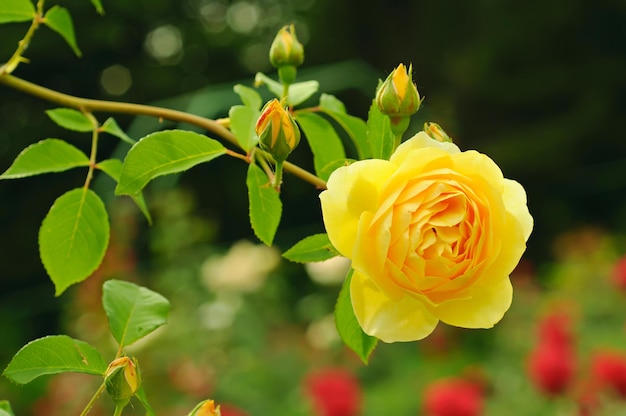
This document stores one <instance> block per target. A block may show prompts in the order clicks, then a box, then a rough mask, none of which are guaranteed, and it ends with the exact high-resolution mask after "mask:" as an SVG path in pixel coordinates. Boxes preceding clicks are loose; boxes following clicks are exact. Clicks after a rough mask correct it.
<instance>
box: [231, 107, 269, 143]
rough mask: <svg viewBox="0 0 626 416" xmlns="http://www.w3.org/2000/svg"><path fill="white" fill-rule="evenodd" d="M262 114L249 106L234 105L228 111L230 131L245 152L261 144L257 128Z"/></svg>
mask: <svg viewBox="0 0 626 416" xmlns="http://www.w3.org/2000/svg"><path fill="white" fill-rule="evenodd" d="M260 115H261V112H260V111H259V110H256V109H254V108H252V107H248V106H247V105H234V106H232V107H231V108H230V110H229V111H228V116H229V117H230V130H231V131H232V132H233V134H234V135H235V137H236V138H237V142H238V143H239V145H240V146H241V148H242V149H243V150H245V151H246V152H248V151H249V150H250V149H252V148H253V147H254V146H256V145H257V143H258V142H259V136H257V134H256V130H255V126H256V122H257V120H258V119H259V116H260Z"/></svg>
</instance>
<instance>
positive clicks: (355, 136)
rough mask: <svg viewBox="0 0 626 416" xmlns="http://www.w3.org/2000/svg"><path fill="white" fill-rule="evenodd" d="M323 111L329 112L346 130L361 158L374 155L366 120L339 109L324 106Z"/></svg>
mask: <svg viewBox="0 0 626 416" xmlns="http://www.w3.org/2000/svg"><path fill="white" fill-rule="evenodd" d="M322 112H324V113H325V114H328V116H329V117H330V118H332V119H333V120H335V122H337V124H339V126H340V127H341V128H342V129H343V130H345V132H346V133H347V134H348V137H350V140H352V143H354V147H355V148H356V151H357V154H358V156H359V160H363V159H369V158H371V157H372V149H371V148H370V144H369V142H368V140H367V124H366V123H365V121H363V120H361V119H360V118H358V117H354V116H351V115H350V114H345V113H341V112H337V111H332V110H329V109H327V108H322Z"/></svg>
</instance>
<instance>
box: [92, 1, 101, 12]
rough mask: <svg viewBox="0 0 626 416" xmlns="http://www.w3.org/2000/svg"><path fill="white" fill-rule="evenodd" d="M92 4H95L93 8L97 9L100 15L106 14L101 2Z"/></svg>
mask: <svg viewBox="0 0 626 416" xmlns="http://www.w3.org/2000/svg"><path fill="white" fill-rule="evenodd" d="M91 4H93V7H95V8H96V11H97V12H98V13H99V14H101V15H102V14H104V9H103V8H102V3H101V2H100V0H91Z"/></svg>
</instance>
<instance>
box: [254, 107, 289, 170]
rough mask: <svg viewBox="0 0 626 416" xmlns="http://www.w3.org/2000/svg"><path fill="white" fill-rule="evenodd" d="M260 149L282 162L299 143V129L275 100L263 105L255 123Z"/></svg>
mask: <svg viewBox="0 0 626 416" xmlns="http://www.w3.org/2000/svg"><path fill="white" fill-rule="evenodd" d="M256 133H257V135H258V136H259V144H260V145H261V148H262V149H263V150H265V151H267V152H269V153H270V154H271V155H272V157H273V158H274V160H275V161H276V162H282V161H284V160H285V159H287V156H289V154H290V153H291V152H292V151H293V149H295V148H296V146H298V143H300V129H299V128H298V125H297V124H296V122H295V120H294V119H293V117H292V116H291V114H289V111H287V110H286V109H285V108H284V107H283V106H282V105H281V104H280V102H279V101H278V100H277V99H273V100H272V101H270V102H268V103H267V104H265V107H263V110H262V112H261V116H260V117H259V120H258V121H257V123H256Z"/></svg>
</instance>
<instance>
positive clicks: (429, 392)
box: [424, 378, 483, 416]
mask: <svg viewBox="0 0 626 416" xmlns="http://www.w3.org/2000/svg"><path fill="white" fill-rule="evenodd" d="M424 396H425V397H424V413H425V415H426V416H479V415H481V414H482V413H483V394H482V391H481V388H480V387H479V386H478V385H476V384H475V383H472V382H470V381H467V380H463V379H460V378H450V379H444V380H439V381H436V382H434V383H433V384H431V385H430V386H428V388H427V389H426V391H425V392H424Z"/></svg>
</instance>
